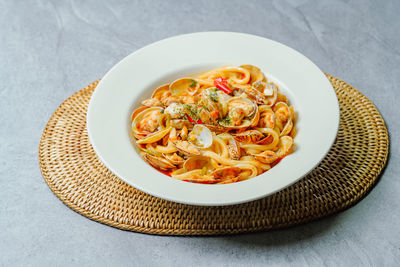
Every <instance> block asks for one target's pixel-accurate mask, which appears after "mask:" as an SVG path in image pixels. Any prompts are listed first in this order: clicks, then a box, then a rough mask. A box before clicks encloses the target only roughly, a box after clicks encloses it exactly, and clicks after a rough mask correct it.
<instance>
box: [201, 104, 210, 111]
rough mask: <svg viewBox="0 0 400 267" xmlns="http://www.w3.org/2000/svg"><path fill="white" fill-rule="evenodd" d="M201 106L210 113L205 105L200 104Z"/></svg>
mask: <svg viewBox="0 0 400 267" xmlns="http://www.w3.org/2000/svg"><path fill="white" fill-rule="evenodd" d="M199 106H200V107H201V108H203V109H205V110H207V111H210V110H209V109H208V108H207V107H206V106H204V105H203V104H199Z"/></svg>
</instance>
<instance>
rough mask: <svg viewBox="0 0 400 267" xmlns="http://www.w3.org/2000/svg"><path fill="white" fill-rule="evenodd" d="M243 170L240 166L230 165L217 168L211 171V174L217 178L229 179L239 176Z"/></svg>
mask: <svg viewBox="0 0 400 267" xmlns="http://www.w3.org/2000/svg"><path fill="white" fill-rule="evenodd" d="M241 172H242V170H241V169H240V168H238V167H234V166H228V167H223V168H220V169H216V170H215V171H213V172H212V173H211V176H214V177H215V178H216V179H224V180H227V179H232V178H235V177H237V176H238V175H239V174H240V173H241Z"/></svg>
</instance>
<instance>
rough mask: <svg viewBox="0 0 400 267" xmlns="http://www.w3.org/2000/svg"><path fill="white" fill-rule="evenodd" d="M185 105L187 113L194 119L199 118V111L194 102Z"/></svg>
mask: <svg viewBox="0 0 400 267" xmlns="http://www.w3.org/2000/svg"><path fill="white" fill-rule="evenodd" d="M183 107H184V108H185V113H186V114H187V115H188V116H189V117H190V118H191V119H193V120H198V119H199V111H198V109H197V106H196V105H194V104H184V105H183Z"/></svg>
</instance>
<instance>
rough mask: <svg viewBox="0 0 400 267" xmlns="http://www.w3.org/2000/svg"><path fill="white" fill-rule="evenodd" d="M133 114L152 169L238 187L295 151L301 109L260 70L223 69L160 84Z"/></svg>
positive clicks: (136, 133)
mask: <svg viewBox="0 0 400 267" xmlns="http://www.w3.org/2000/svg"><path fill="white" fill-rule="evenodd" d="M142 105H143V106H141V107H139V108H138V109H136V110H135V111H134V112H133V113H132V135H133V137H134V138H135V140H136V143H137V144H138V147H139V149H140V155H141V156H142V157H143V159H144V160H145V161H147V162H148V163H149V164H150V165H152V166H153V167H155V168H156V169H158V170H159V171H161V172H162V173H165V174H167V175H170V176H172V177H174V178H176V179H179V180H182V181H187V182H194V183H205V184H226V183H234V182H238V181H242V180H246V179H249V178H252V177H255V176H257V175H259V174H261V173H263V172H265V171H268V170H269V169H270V168H271V167H273V166H275V165H276V164H277V163H278V162H279V161H280V160H281V159H282V158H283V157H285V156H287V155H288V154H290V153H291V152H292V150H293V146H294V141H293V138H294V135H295V127H294V108H293V106H290V105H289V102H288V100H287V98H286V96H284V95H283V94H280V93H279V89H278V86H277V85H276V84H275V83H273V82H271V81H268V80H267V79H266V77H265V75H264V74H263V73H262V72H261V70H260V69H259V68H257V67H255V66H252V65H242V66H240V67H233V66H228V67H221V68H216V69H212V70H210V71H207V72H204V73H201V74H197V75H193V76H191V77H184V78H180V79H178V80H175V81H173V82H172V83H170V84H165V85H162V86H160V87H158V88H157V89H156V90H155V91H154V92H153V94H152V97H151V98H150V99H146V100H144V101H143V102H142Z"/></svg>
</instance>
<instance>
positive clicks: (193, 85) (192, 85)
mask: <svg viewBox="0 0 400 267" xmlns="http://www.w3.org/2000/svg"><path fill="white" fill-rule="evenodd" d="M190 82H191V83H190V85H189V86H190V88H193V87H195V86H196V84H197V82H196V81H195V80H190Z"/></svg>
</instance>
